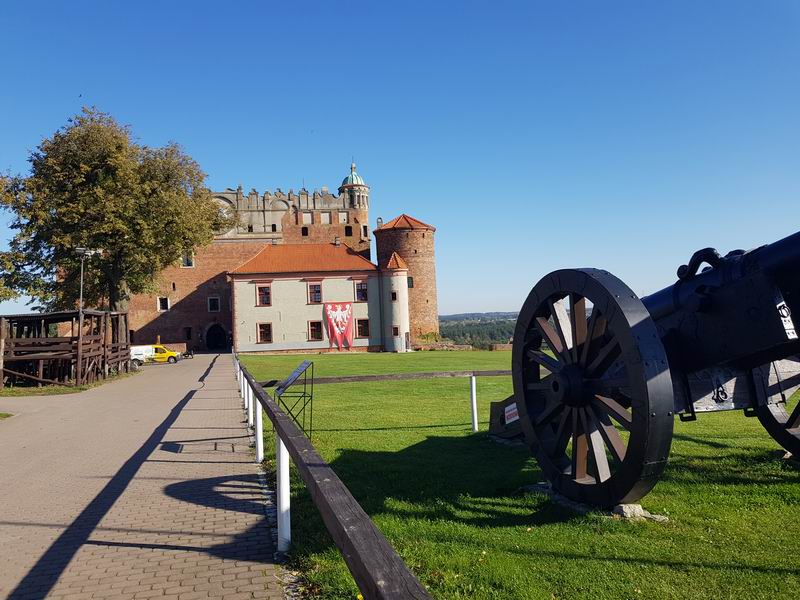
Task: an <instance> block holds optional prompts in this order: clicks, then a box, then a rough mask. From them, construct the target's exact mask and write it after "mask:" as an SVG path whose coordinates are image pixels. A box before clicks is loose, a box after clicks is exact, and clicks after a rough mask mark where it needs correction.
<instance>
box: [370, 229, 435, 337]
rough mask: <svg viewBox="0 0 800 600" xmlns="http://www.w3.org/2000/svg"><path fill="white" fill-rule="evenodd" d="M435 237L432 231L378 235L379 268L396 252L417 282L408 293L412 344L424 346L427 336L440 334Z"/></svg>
mask: <svg viewBox="0 0 800 600" xmlns="http://www.w3.org/2000/svg"><path fill="white" fill-rule="evenodd" d="M433 235H434V234H433V231H431V230H429V229H383V230H378V231H376V232H375V239H376V247H377V254H378V264H379V265H385V264H386V261H388V260H389V257H391V255H392V252H397V253H398V254H399V255H400V256H401V257H402V258H403V259H404V260H405V261H406V262H407V263H408V276H409V277H413V279H414V287H413V288H410V289H409V290H408V316H409V320H410V322H411V328H410V329H411V343H412V344H420V343H422V342H423V341H424V340H423V339H422V336H423V335H425V334H430V333H435V334H437V335H438V334H439V305H438V301H437V294H436V257H435V254H434V239H433Z"/></svg>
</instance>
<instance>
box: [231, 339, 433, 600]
mask: <svg viewBox="0 0 800 600" xmlns="http://www.w3.org/2000/svg"><path fill="white" fill-rule="evenodd" d="M233 362H234V367H235V369H236V378H237V380H238V382H239V392H240V396H241V397H242V398H243V400H244V404H245V408H246V410H247V420H248V423H249V424H250V426H252V427H253V428H254V430H255V432H254V433H255V438H256V460H257V461H258V462H261V461H262V460H263V459H264V441H263V423H262V416H261V410H260V409H263V410H264V413H265V414H266V415H267V417H268V418H269V420H270V421H271V422H272V425H273V427H274V428H275V434H276V436H275V437H276V438H277V439H276V462H277V474H278V478H277V479H278V486H277V487H278V489H277V490H276V492H277V493H276V495H277V505H278V550H279V551H283V552H285V551H286V550H288V549H289V543H290V540H291V525H290V519H289V457H291V459H292V460H293V461H294V464H295V467H296V468H297V472H298V473H299V474H300V477H301V479H302V480H303V482H304V483H305V485H306V487H307V488H308V492H309V494H310V496H311V499H312V500H313V501H314V504H315V506H316V507H317V510H319V513H320V515H321V516H322V520H323V522H324V523H325V527H327V529H328V531H329V532H330V534H331V537H332V538H333V541H334V543H335V544H336V547H337V548H338V549H339V551H340V552H341V554H342V557H343V558H344V561H345V563H346V564H347V567H348V569H350V573H351V574H352V575H353V579H354V580H355V582H356V585H357V586H358V588H359V589H360V590H361V593H362V594H363V595H364V598H366V599H367V600H372V599H373V598H375V599H382V600H383V599H385V600H400V599H414V598H430V596H429V595H428V593H427V591H426V590H425V588H424V586H423V585H422V584H421V583H420V582H419V580H418V579H417V578H416V577H415V576H414V574H413V573H412V572H411V571H410V570H409V568H408V567H407V566H406V564H405V563H404V562H403V559H401V558H400V556H399V555H398V554H397V552H395V550H394V548H392V546H391V544H389V542H388V541H387V540H386V538H385V537H384V536H383V534H382V533H381V532H380V531H379V530H378V528H377V527H376V526H375V524H374V523H373V522H372V520H371V519H370V518H369V516H368V515H367V513H365V512H364V509H363V508H361V506H360V505H359V504H358V502H356V500H355V498H353V495H352V494H351V493H350V490H348V489H347V487H346V486H345V485H344V483H342V481H341V480H340V479H339V477H338V476H337V475H336V473H335V472H334V471H333V469H332V468H331V467H330V465H328V464H327V463H326V462H325V461H324V460H323V459H322V457H321V456H320V455H319V453H318V452H317V450H316V449H315V448H314V446H313V445H312V444H311V441H310V440H309V439H308V438H307V437H306V436H305V435H304V434H303V432H302V431H301V430H300V428H299V427H297V425H295V423H294V421H293V420H292V419H291V417H289V415H287V414H286V413H285V412H283V410H281V408H280V407H279V406H278V403H276V402H275V401H274V400H273V398H272V397H271V396H270V394H269V393H268V392H267V391H266V390H265V389H264V388H263V387H262V386H261V384H259V383H258V382H257V381H256V380H255V379H254V378H253V376H252V375H251V374H250V372H249V371H248V370H247V369H246V368H245V367H244V366H242V365H241V363H240V362H239V359H238V356H237V355H236V354H234V355H233Z"/></svg>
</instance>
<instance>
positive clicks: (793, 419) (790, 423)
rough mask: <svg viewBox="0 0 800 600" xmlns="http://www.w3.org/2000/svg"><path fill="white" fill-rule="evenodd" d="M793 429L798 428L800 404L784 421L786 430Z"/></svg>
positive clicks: (799, 424)
mask: <svg viewBox="0 0 800 600" xmlns="http://www.w3.org/2000/svg"><path fill="white" fill-rule="evenodd" d="M795 427H800V402H798V403H797V406H795V407H794V410H793V411H792V414H791V415H789V418H788V419H787V420H786V429H794V428H795Z"/></svg>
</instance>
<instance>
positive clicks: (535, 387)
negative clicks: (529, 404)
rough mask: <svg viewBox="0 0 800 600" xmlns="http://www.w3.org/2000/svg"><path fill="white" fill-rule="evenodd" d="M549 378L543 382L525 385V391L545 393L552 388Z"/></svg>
mask: <svg viewBox="0 0 800 600" xmlns="http://www.w3.org/2000/svg"><path fill="white" fill-rule="evenodd" d="M549 379H550V378H549V377H545V378H544V379H542V380H541V381H529V382H528V383H526V384H525V389H526V390H528V391H529V392H544V391H546V390H549V389H550V387H551V384H550V381H549Z"/></svg>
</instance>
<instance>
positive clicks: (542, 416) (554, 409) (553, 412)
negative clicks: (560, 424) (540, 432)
mask: <svg viewBox="0 0 800 600" xmlns="http://www.w3.org/2000/svg"><path fill="white" fill-rule="evenodd" d="M563 409H564V405H563V404H562V403H561V402H558V401H556V400H552V399H548V400H547V403H546V404H545V405H544V408H543V409H542V412H540V413H539V414H538V415H537V416H536V425H537V426H538V425H543V424H545V423H547V422H548V421H552V420H553V419H554V418H555V417H556V416H557V415H558V414H559V413H560V412H561V411H562V410H563Z"/></svg>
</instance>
